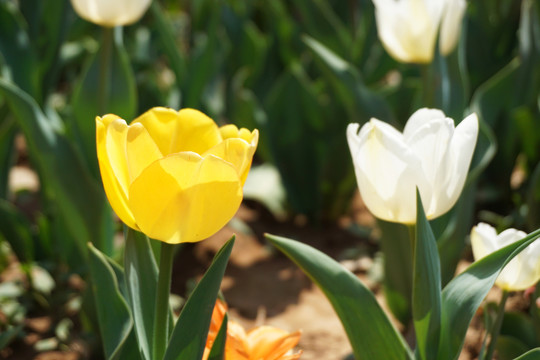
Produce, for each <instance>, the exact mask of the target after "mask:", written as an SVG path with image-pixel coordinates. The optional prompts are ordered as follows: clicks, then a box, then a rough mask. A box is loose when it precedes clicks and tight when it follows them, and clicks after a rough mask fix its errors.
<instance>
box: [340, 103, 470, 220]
mask: <svg viewBox="0 0 540 360" xmlns="http://www.w3.org/2000/svg"><path fill="white" fill-rule="evenodd" d="M358 128H359V125H358V124H349V126H348V127H347V140H348V142H349V148H350V150H351V155H352V159H353V162H354V167H355V171H356V179H357V181H358V187H359V189H360V195H361V196H362V199H363V200H364V203H365V204H366V206H367V207H368V209H369V210H370V211H371V212H372V213H373V215H375V216H376V217H378V218H380V219H383V220H387V221H391V222H398V223H404V224H414V223H415V222H416V188H418V190H419V192H420V196H421V199H422V204H423V205H424V210H425V213H426V216H427V218H428V219H433V218H436V217H438V216H440V215H442V214H444V213H446V212H447V211H448V210H450V208H452V206H454V204H455V203H456V201H457V199H458V198H459V195H460V194H461V191H462V190H463V186H464V184H465V179H466V178H467V172H468V169H469V165H470V163H471V159H472V155H473V152H474V148H475V145H476V139H477V137H478V118H477V116H476V114H471V115H469V116H468V117H467V118H465V119H464V120H463V121H462V122H461V123H460V124H459V125H458V126H457V127H455V128H454V121H453V120H452V119H450V118H447V117H446V116H445V115H444V113H443V112H442V111H440V110H435V109H425V108H424V109H420V110H418V111H416V112H415V113H414V114H413V115H412V116H411V117H410V119H409V120H408V121H407V124H406V125H405V129H404V131H403V133H400V132H399V131H398V130H396V129H395V128H394V127H392V126H391V125H389V124H387V123H384V122H382V121H380V120H377V119H371V120H370V121H369V122H368V123H366V124H365V125H364V126H362V128H361V129H360V132H358Z"/></svg>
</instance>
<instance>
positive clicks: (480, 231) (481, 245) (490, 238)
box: [471, 223, 500, 260]
mask: <svg viewBox="0 0 540 360" xmlns="http://www.w3.org/2000/svg"><path fill="white" fill-rule="evenodd" d="M496 239H497V231H496V230H495V228H494V227H492V226H491V225H488V224H486V223H479V224H478V225H476V226H475V227H473V229H472V231H471V247H472V251H473V256H474V258H475V259H476V260H480V259H482V258H484V257H486V256H488V255H489V254H491V253H492V252H495V251H496V250H498V249H499V248H500V247H499V246H498V245H497V240H496Z"/></svg>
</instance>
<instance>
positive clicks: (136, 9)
mask: <svg viewBox="0 0 540 360" xmlns="http://www.w3.org/2000/svg"><path fill="white" fill-rule="evenodd" d="M151 3H152V0H114V1H111V0H71V5H73V9H75V12H76V13H77V14H78V15H79V16H80V17H82V18H83V19H85V20H87V21H90V22H93V23H94V24H98V25H101V26H107V27H114V26H122V25H129V24H132V23H134V22H135V21H137V20H139V19H140V18H141V17H142V16H143V15H144V13H145V12H146V10H148V7H149V6H150V4H151Z"/></svg>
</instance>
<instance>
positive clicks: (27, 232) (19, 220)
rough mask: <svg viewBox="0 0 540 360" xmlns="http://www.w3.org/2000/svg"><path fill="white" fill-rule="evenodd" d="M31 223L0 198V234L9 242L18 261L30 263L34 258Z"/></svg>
mask: <svg viewBox="0 0 540 360" xmlns="http://www.w3.org/2000/svg"><path fill="white" fill-rule="evenodd" d="M31 229H32V224H31V223H30V221H29V220H28V219H27V218H26V217H25V216H24V215H23V214H22V213H21V212H20V210H19V209H17V208H16V207H15V206H13V205H12V204H11V203H9V202H8V201H6V200H4V199H0V234H1V235H2V236H3V237H4V239H6V241H7V242H8V243H9V244H10V246H11V249H12V250H13V252H14V253H15V255H16V256H17V259H18V260H19V261H20V262H23V263H24V262H26V263H30V262H32V261H34V260H35V258H34V238H33V235H32V230H31Z"/></svg>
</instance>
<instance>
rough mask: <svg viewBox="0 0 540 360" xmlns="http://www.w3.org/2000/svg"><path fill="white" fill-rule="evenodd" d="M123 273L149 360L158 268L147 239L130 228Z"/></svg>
mask: <svg viewBox="0 0 540 360" xmlns="http://www.w3.org/2000/svg"><path fill="white" fill-rule="evenodd" d="M125 241H126V247H125V253H124V271H125V273H126V284H127V290H128V293H129V297H128V298H129V302H130V307H131V312H132V314H133V321H134V325H135V333H136V334H137V340H138V343H139V348H140V350H141V353H142V354H143V355H144V358H145V359H148V360H150V359H151V354H152V333H153V330H154V329H153V326H154V316H155V304H156V297H155V294H156V291H157V278H158V268H157V265H156V261H155V258H154V254H153V252H152V248H151V247H150V242H149V240H148V238H147V237H146V236H145V235H144V234H142V233H140V232H138V231H135V230H133V229H131V228H127V229H126V232H125Z"/></svg>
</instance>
